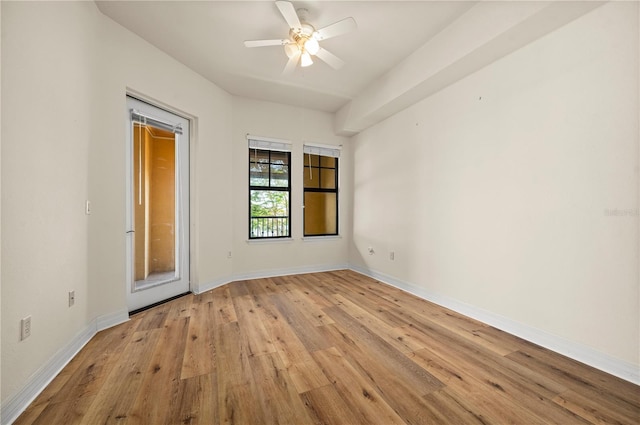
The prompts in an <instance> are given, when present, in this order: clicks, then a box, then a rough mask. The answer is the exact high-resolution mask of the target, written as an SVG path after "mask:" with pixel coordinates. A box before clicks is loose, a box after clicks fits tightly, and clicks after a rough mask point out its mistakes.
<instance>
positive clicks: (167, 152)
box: [127, 97, 190, 311]
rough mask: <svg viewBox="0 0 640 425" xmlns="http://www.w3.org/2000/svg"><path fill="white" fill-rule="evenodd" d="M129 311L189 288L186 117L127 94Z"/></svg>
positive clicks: (187, 135) (187, 140)
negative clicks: (128, 129)
mask: <svg viewBox="0 0 640 425" xmlns="http://www.w3.org/2000/svg"><path fill="white" fill-rule="evenodd" d="M127 109H128V111H127V112H128V119H129V126H130V127H129V128H130V131H129V132H128V143H127V147H128V149H127V151H128V155H127V163H128V165H127V170H128V171H127V224H128V229H129V230H128V231H127V234H128V235H129V236H130V237H129V239H128V244H127V276H128V279H127V280H128V282H127V301H128V306H129V311H134V310H138V309H140V308H144V307H146V306H149V305H152V304H155V303H157V302H160V301H163V300H166V299H169V298H172V297H174V296H176V295H180V294H184V293H185V292H189V288H190V285H189V255H188V253H189V232H188V229H189V226H188V223H189V221H188V220H189V121H188V120H186V119H185V118H183V117H180V116H178V115H175V114H173V113H171V112H169V111H166V110H164V109H161V108H158V107H156V106H153V105H151V104H148V103H145V102H143V101H141V100H138V99H135V98H132V97H127Z"/></svg>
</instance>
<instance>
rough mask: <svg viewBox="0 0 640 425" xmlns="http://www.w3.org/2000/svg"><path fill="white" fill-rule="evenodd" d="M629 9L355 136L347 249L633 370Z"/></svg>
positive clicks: (634, 121) (611, 9) (545, 42)
mask: <svg viewBox="0 0 640 425" xmlns="http://www.w3.org/2000/svg"><path fill="white" fill-rule="evenodd" d="M637 8H638V3H622V2H616V3H609V4H606V5H604V6H602V7H600V8H598V9H596V10H594V11H593V12H590V13H589V14H587V15H585V16H584V17H582V18H580V19H578V20H576V21H574V22H572V23H570V24H568V25H567V26H565V27H563V28H560V29H559V30H556V31H554V32H553V33H551V34H549V35H547V36H545V37H543V38H541V39H540V40H538V41H536V42H533V43H531V44H529V45H528V46H526V47H524V48H522V49H521V50H519V51H517V52H515V53H513V54H511V55H509V56H507V57H505V58H503V59H501V60H499V61H497V62H495V63H494V64H492V65H490V66H488V67H486V68H484V69H482V70H481V71H479V72H477V73H475V74H472V75H470V76H468V77H466V78H465V79H463V80H461V81H459V82H458V83H456V84H454V85H452V86H450V87H448V88H446V89H444V90H442V91H440V92H439V93H437V94H435V95H433V96H432V97H430V98H428V99H426V100H424V101H422V102H420V103H418V104H416V105H414V106H412V107H410V108H408V109H406V110H405V111H403V112H400V113H398V114H396V115H394V116H392V117H391V118H389V119H387V120H386V121H383V122H381V123H379V124H377V125H375V126H373V127H371V128H369V129H368V130H366V131H364V132H362V133H361V134H360V135H359V136H356V137H354V147H353V148H354V152H353V155H354V158H353V162H354V164H355V165H354V201H353V203H354V208H353V216H354V218H353V220H354V222H353V245H352V246H351V251H350V261H351V262H352V263H353V264H354V265H355V266H357V267H360V268H363V269H368V270H374V271H376V272H379V273H382V274H385V275H387V276H391V277H392V278H393V279H395V280H397V281H400V282H407V283H410V284H412V285H413V286H414V287H416V288H419V289H421V290H425V291H428V292H429V293H432V294H436V295H438V296H442V297H445V298H446V299H450V300H455V301H456V302H458V303H460V304H464V305H468V306H471V307H472V308H473V309H474V310H476V311H478V310H480V311H485V312H489V313H491V314H493V315H495V316H500V317H503V318H506V319H507V320H508V321H510V322H511V323H519V324H522V325H523V326H524V327H527V328H530V329H537V330H540V331H542V333H544V334H547V335H552V336H555V337H557V338H560V339H564V340H565V341H567V342H568V344H569V345H570V344H574V345H576V346H581V347H588V348H589V349H591V350H594V351H596V352H599V353H603V354H604V355H606V356H609V357H610V358H612V359H618V360H621V361H623V362H627V363H628V364H629V365H632V367H633V365H635V368H636V371H637V367H638V365H640V352H639V338H640V327H639V326H640V316H639V311H640V308H639V303H638V301H639V288H638V285H639V283H638V248H637V247H638V145H639V142H638V137H639V136H638V134H639V133H638V131H639V124H638V120H639V117H638V110H639V102H638V75H639V69H638V34H639V32H638V10H637ZM381 205H384V206H385V207H384V208H380V206H381ZM615 211H623V212H624V213H620V214H617V213H615ZM369 246H371V247H373V248H374V250H375V252H376V253H375V254H374V255H369V254H368V252H367V248H368V247H369ZM389 251H395V260H394V261H391V260H390V258H389ZM636 373H637V372H636Z"/></svg>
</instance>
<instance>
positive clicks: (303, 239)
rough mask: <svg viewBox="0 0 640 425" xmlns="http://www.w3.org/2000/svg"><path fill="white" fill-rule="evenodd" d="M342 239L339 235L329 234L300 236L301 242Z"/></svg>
mask: <svg viewBox="0 0 640 425" xmlns="http://www.w3.org/2000/svg"><path fill="white" fill-rule="evenodd" d="M338 239H342V236H340V235H331V236H305V237H303V238H302V241H303V242H319V241H332V240H338Z"/></svg>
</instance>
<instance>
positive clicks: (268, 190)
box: [247, 140, 292, 241]
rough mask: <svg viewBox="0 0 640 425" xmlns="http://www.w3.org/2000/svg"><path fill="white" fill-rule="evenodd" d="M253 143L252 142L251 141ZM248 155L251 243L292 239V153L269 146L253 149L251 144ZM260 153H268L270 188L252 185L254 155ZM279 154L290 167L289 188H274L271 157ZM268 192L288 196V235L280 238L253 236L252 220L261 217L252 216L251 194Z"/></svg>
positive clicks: (288, 174)
mask: <svg viewBox="0 0 640 425" xmlns="http://www.w3.org/2000/svg"><path fill="white" fill-rule="evenodd" d="M250 141H251V140H250ZM248 149H249V150H248V153H249V158H248V159H249V161H248V163H247V164H248V170H247V171H248V177H249V181H248V187H249V190H248V198H249V213H248V214H247V216H248V219H249V221H248V223H249V228H248V237H249V240H250V241H260V240H268V239H271V240H277V239H289V238H291V168H292V164H291V151H290V150H280V149H270V148H269V147H268V146H266V147H263V146H261V147H252V146H251V143H250V145H249V148H248ZM258 151H260V152H266V153H268V162H265V163H264V164H266V165H267V166H268V183H269V185H268V186H261V185H252V184H251V164H252V163H256V161H252V160H251V159H252V153H256V154H257V153H258ZM274 152H276V153H278V154H285V155H286V156H287V166H288V167H289V172H288V173H287V186H286V187H284V186H272V185H271V183H272V181H271V180H272V179H271V169H272V168H271V166H272V164H274V163H273V162H271V155H272V153H274ZM256 190H259V191H267V192H286V193H287V194H288V204H287V215H286V219H287V234H286V235H280V236H253V232H252V225H251V223H252V220H253V219H254V218H259V217H254V216H253V214H252V208H251V206H252V202H251V193H252V192H253V191H256ZM268 218H285V216H277V217H268Z"/></svg>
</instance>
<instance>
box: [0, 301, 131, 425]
mask: <svg viewBox="0 0 640 425" xmlns="http://www.w3.org/2000/svg"><path fill="white" fill-rule="evenodd" d="M127 320H129V313H128V312H127V311H126V310H122V311H117V312H115V313H110V314H106V315H104V316H100V317H97V318H95V319H94V320H92V321H91V322H90V323H89V325H88V326H87V327H86V328H84V329H83V330H82V331H81V332H80V333H78V334H77V335H76V336H75V337H74V338H73V339H72V340H71V341H69V343H68V344H66V345H65V346H64V347H62V348H61V349H60V350H59V351H58V352H57V353H56V354H54V355H53V357H51V359H50V360H49V361H48V362H47V363H45V364H44V365H42V367H40V369H38V370H37V371H36V372H35V373H34V374H33V375H31V377H30V378H29V379H28V380H27V383H26V384H25V386H24V387H23V388H22V389H21V390H20V391H19V392H18V393H17V394H15V395H14V396H13V397H10V398H9V399H8V400H7V401H6V402H4V401H3V403H2V407H1V409H0V412H1V414H0V422H1V423H2V425H8V424H11V423H13V422H14V421H15V420H16V419H18V416H20V414H22V412H24V410H25V409H26V408H27V407H28V406H29V404H31V403H32V402H33V400H35V398H36V397H37V396H38V395H39V394H40V393H41V392H42V390H44V389H45V388H46V386H47V385H49V384H50V383H51V381H53V379H54V378H55V377H56V376H57V375H58V374H59V373H60V371H61V370H62V369H63V368H64V367H65V366H66V365H67V364H68V363H69V362H70V361H71V359H73V358H74V357H75V355H76V354H78V352H79V351H80V350H81V349H82V347H84V346H85V345H86V344H87V343H88V342H89V341H90V340H91V338H93V337H94V336H95V334H96V333H97V332H98V331H101V330H104V329H107V328H109V327H111V326H115V325H117V324H120V323H123V322H126V321H127Z"/></svg>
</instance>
